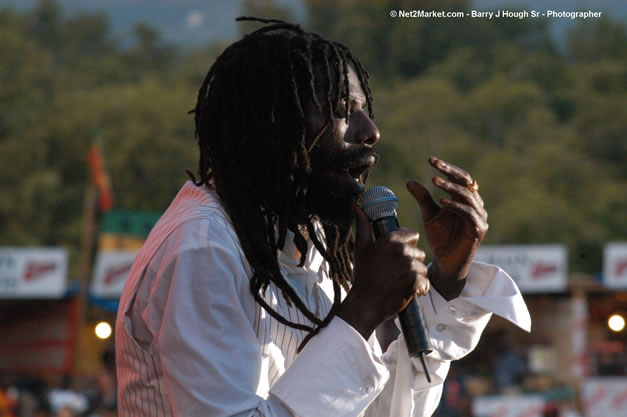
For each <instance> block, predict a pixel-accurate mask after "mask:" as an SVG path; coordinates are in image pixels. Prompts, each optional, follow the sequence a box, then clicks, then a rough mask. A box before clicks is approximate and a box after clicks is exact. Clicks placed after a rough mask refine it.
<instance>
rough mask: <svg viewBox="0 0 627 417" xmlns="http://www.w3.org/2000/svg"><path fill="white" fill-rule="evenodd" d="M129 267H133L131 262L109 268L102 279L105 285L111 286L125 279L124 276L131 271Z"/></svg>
mask: <svg viewBox="0 0 627 417" xmlns="http://www.w3.org/2000/svg"><path fill="white" fill-rule="evenodd" d="M131 266H133V263H132V262H131V263H129V264H127V265H123V266H117V267H111V268H109V269H108V270H107V274H106V275H105V278H104V283H105V285H111V284H113V283H114V282H115V281H118V280H120V279H121V278H125V277H126V274H128V271H130V270H131Z"/></svg>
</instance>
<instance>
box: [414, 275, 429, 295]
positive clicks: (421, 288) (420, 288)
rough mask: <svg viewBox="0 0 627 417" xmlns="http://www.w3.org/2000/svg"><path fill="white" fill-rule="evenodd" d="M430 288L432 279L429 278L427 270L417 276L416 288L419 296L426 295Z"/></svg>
mask: <svg viewBox="0 0 627 417" xmlns="http://www.w3.org/2000/svg"><path fill="white" fill-rule="evenodd" d="M429 288H431V281H429V278H427V274H426V272H425V273H424V274H420V275H418V277H417V278H416V283H415V286H414V290H415V292H416V295H417V296H421V295H425V294H426V293H428V292H429Z"/></svg>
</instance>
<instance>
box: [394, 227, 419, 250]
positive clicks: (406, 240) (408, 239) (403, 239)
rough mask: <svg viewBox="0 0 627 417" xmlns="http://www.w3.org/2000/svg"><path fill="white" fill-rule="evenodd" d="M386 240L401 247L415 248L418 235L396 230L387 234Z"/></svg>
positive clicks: (410, 231) (404, 230) (409, 231)
mask: <svg viewBox="0 0 627 417" xmlns="http://www.w3.org/2000/svg"><path fill="white" fill-rule="evenodd" d="M387 238H388V239H389V240H390V242H397V243H401V244H403V245H409V246H412V247H415V246H416V245H418V239H420V233H418V232H416V231H414V230H410V229H397V230H394V231H393V232H390V233H388V234H387Z"/></svg>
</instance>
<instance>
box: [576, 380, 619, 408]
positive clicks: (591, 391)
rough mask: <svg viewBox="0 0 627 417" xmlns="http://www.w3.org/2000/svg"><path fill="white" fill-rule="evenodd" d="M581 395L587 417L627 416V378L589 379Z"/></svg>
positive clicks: (585, 382) (584, 384)
mask: <svg viewBox="0 0 627 417" xmlns="http://www.w3.org/2000/svg"><path fill="white" fill-rule="evenodd" d="M581 395H582V397H583V408H584V411H585V416H586V417H598V416H601V417H614V416H616V417H618V416H626V415H627V377H598V378H588V379H586V380H585V381H584V383H583V386H582V388H581Z"/></svg>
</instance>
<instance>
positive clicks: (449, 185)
mask: <svg viewBox="0 0 627 417" xmlns="http://www.w3.org/2000/svg"><path fill="white" fill-rule="evenodd" d="M432 180H433V184H434V185H435V186H436V187H438V188H440V189H441V190H444V191H446V192H448V193H449V194H450V195H451V197H453V200H455V201H460V202H462V203H466V204H469V205H471V206H473V207H474V208H475V209H476V210H477V211H479V210H481V209H482V208H483V200H482V199H481V197H480V196H479V193H478V192H473V191H470V190H469V189H468V188H466V187H464V186H463V185H459V184H457V183H454V182H452V181H447V180H445V179H444V178H441V177H437V176H436V177H433V178H432Z"/></svg>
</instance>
